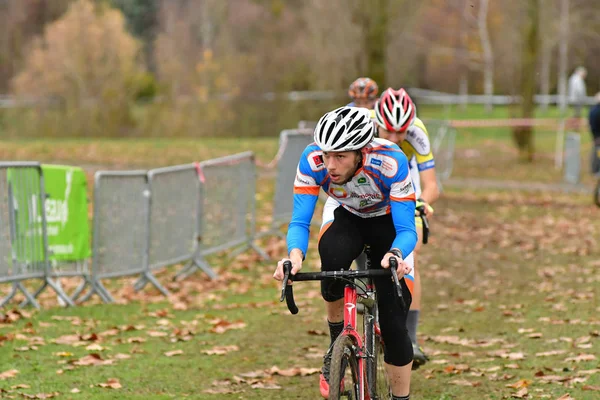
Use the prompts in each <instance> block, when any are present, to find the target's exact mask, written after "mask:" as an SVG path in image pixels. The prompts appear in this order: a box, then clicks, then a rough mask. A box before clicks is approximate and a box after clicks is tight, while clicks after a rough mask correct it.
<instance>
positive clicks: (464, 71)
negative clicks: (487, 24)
mask: <svg viewBox="0 0 600 400" xmlns="http://www.w3.org/2000/svg"><path fill="white" fill-rule="evenodd" d="M469 6H470V2H468V1H466V0H465V1H464V2H463V9H462V15H461V17H462V18H461V23H460V24H459V30H460V32H459V35H458V40H459V44H458V46H456V49H457V53H458V54H457V57H456V58H457V59H458V62H459V71H460V75H459V83H458V95H459V96H460V109H461V110H463V111H464V110H466V109H467V102H468V96H469V48H468V39H469V21H468V16H469V15H468V12H469V9H470V7H469Z"/></svg>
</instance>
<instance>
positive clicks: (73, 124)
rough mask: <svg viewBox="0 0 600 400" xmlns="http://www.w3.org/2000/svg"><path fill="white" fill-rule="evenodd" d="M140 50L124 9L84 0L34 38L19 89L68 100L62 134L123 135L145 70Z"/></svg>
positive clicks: (18, 78) (16, 84)
mask: <svg viewBox="0 0 600 400" xmlns="http://www.w3.org/2000/svg"><path fill="white" fill-rule="evenodd" d="M139 49H140V45H139V43H138V42H137V41H136V40H135V39H134V38H133V37H132V36H131V35H130V34H129V33H127V31H126V29H125V21H124V18H123V15H122V14H121V13H120V12H119V11H117V10H115V9H112V8H109V7H106V6H104V7H99V8H95V5H94V4H93V3H92V2H90V1H89V0H78V1H76V2H74V3H73V4H72V5H71V6H70V7H69V9H68V11H67V12H66V13H65V14H64V16H63V17H62V18H61V19H60V20H57V21H56V22H53V23H52V24H50V25H48V26H47V28H46V30H45V32H44V35H43V36H42V37H40V38H38V39H36V40H35V41H34V43H33V44H32V46H31V48H30V50H29V51H28V54H27V57H26V63H25V67H24V69H23V70H22V71H21V72H20V73H19V74H18V75H17V76H16V77H15V79H14V80H13V88H14V92H15V93H16V94H17V95H21V96H35V97H37V98H42V99H46V100H48V99H54V100H55V101H54V103H56V101H58V102H59V103H60V104H62V108H61V112H62V113H61V118H59V119H58V120H59V121H63V123H59V125H55V126H54V128H55V129H56V130H57V131H58V130H60V133H61V134H65V135H76V136H77V135H99V134H102V135H119V134H120V130H121V129H122V128H123V127H125V126H127V125H128V124H129V123H130V122H131V119H130V106H131V103H132V100H133V98H134V96H135V91H136V87H135V85H136V79H137V78H138V76H139V74H140V73H141V72H142V71H143V70H142V68H141V66H140V64H139V62H138V54H139ZM44 115H45V114H42V113H40V114H38V117H40V118H43V116H44ZM45 122H48V121H45Z"/></svg>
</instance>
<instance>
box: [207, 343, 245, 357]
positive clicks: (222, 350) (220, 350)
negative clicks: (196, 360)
mask: <svg viewBox="0 0 600 400" xmlns="http://www.w3.org/2000/svg"><path fill="white" fill-rule="evenodd" d="M239 349H240V348H239V347H238V346H235V345H232V346H215V347H213V348H212V349H209V350H202V351H201V353H203V354H208V355H209V356H214V355H219V356H220V355H223V354H227V353H230V352H232V351H238V350H239Z"/></svg>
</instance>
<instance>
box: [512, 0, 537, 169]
mask: <svg viewBox="0 0 600 400" xmlns="http://www.w3.org/2000/svg"><path fill="white" fill-rule="evenodd" d="M526 7H527V13H526V15H527V21H525V23H524V26H523V36H522V37H523V50H522V55H521V57H522V59H521V81H520V85H519V89H520V90H519V92H520V95H521V107H520V113H519V114H520V117H521V118H533V116H534V112H535V102H534V96H535V89H536V79H535V69H536V65H537V57H538V52H539V35H538V31H539V0H527V4H526ZM513 138H514V140H515V143H516V144H517V147H518V149H519V152H520V156H521V158H522V159H524V160H527V161H529V162H532V161H533V156H534V141H533V128H532V127H530V126H527V127H518V128H515V129H513Z"/></svg>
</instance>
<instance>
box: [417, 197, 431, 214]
mask: <svg viewBox="0 0 600 400" xmlns="http://www.w3.org/2000/svg"><path fill="white" fill-rule="evenodd" d="M419 207H421V208H420V209H419ZM416 208H417V211H416V212H415V215H417V216H418V215H419V213H420V212H421V211H420V210H422V212H423V214H425V215H426V216H427V217H431V216H432V215H433V207H431V206H430V205H429V203H427V202H425V201H423V200H417V204H416Z"/></svg>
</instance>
